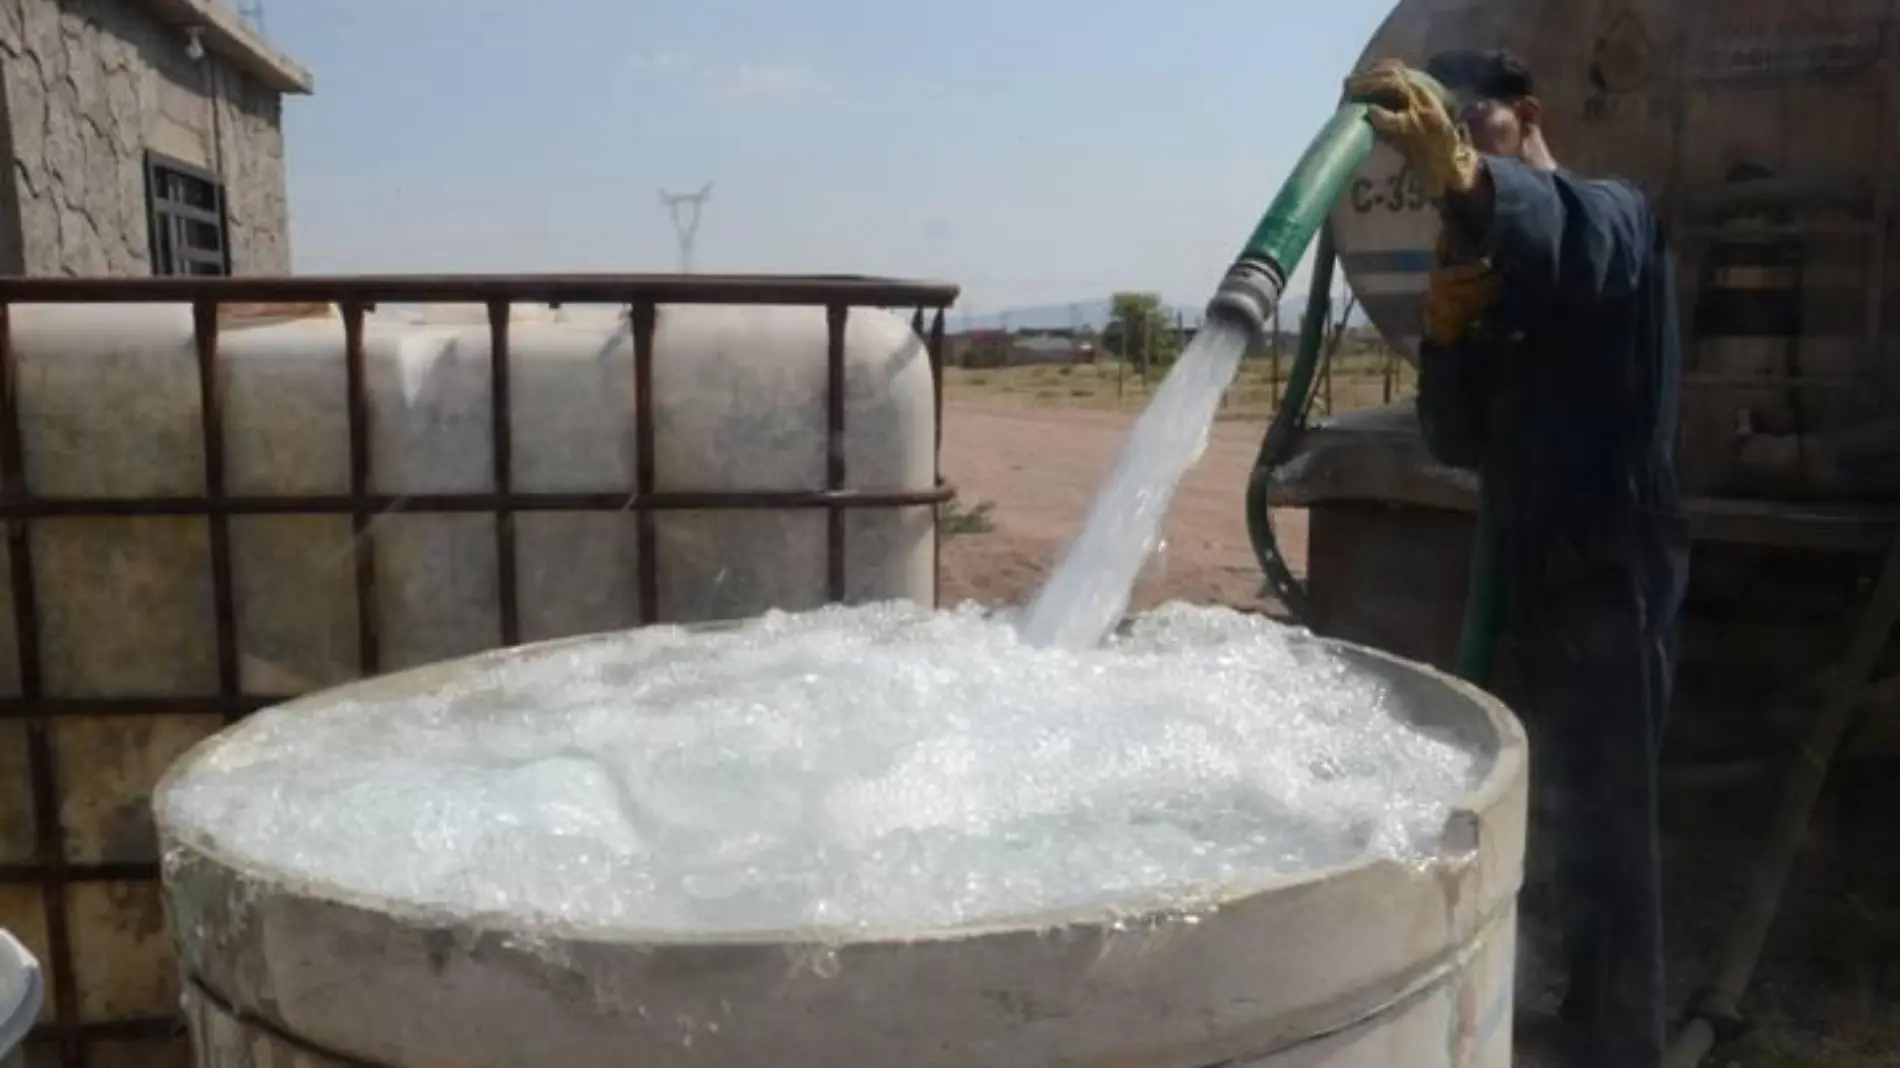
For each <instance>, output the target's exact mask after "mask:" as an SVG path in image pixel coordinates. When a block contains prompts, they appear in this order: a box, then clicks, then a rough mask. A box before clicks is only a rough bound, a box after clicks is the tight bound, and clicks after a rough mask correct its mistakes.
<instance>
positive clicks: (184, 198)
mask: <svg viewBox="0 0 1900 1068" xmlns="http://www.w3.org/2000/svg"><path fill="white" fill-rule="evenodd" d="M145 203H146V210H147V212H148V214H149V216H150V225H151V231H152V273H153V274H155V275H159V276H161V277H163V276H175V275H185V276H217V275H228V274H230V273H231V250H230V242H229V241H228V240H227V235H228V228H227V226H226V225H225V210H224V183H223V182H221V181H219V180H218V176H217V175H215V174H212V173H211V172H209V171H206V170H202V169H200V168H198V167H194V166H192V165H191V164H189V163H184V162H181V161H179V160H175V159H172V158H170V157H168V156H161V155H159V154H158V153H156V152H147V153H146V154H145Z"/></svg>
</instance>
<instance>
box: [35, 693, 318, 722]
mask: <svg viewBox="0 0 1900 1068" xmlns="http://www.w3.org/2000/svg"><path fill="white" fill-rule="evenodd" d="M294 696H295V695H294V694H275V695H273V694H234V695H230V696H220V697H45V696H41V697H0V719H30V718H32V717H35V716H45V717H47V718H48V719H58V718H60V717H62V716H169V715H180V716H195V715H219V716H225V717H227V718H237V719H242V718H243V717H244V716H246V715H249V714H250V713H252V712H255V711H257V710H258V709H260V708H268V707H270V706H271V705H274V704H281V703H282V702H284V701H288V700H291V699H292V698H293V697H294Z"/></svg>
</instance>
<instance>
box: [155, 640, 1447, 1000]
mask: <svg viewBox="0 0 1900 1068" xmlns="http://www.w3.org/2000/svg"><path fill="white" fill-rule="evenodd" d="M485 663H486V664H489V665H494V666H490V667H485V668H483V669H479V670H471V671H469V672H468V673H467V675H466V676H464V677H463V678H460V679H458V680H457V681H456V683H454V684H453V685H451V686H449V687H446V688H443V689H441V690H438V691H434V692H430V693H428V694H426V695H413V696H405V697H402V698H396V699H391V700H390V701H388V702H383V703H356V702H351V701H347V700H341V701H339V700H328V701H321V700H320V701H318V702H313V703H311V704H308V705H306V706H304V707H296V706H292V707H288V708H283V709H275V710H271V711H268V712H265V713H262V714H260V715H258V716H256V717H254V718H252V719H251V720H249V721H247V722H246V723H245V724H243V725H242V726H240V727H238V728H235V729H234V730H233V731H231V732H230V733H229V734H228V735H226V736H225V738H224V739H223V740H222V741H221V743H220V744H218V745H217V746H216V747H214V748H213V749H211V750H209V751H207V752H206V753H205V754H204V756H203V757H202V759H199V760H197V761H196V762H195V763H194V764H193V765H192V766H191V768H190V769H189V771H188V773H187V774H184V775H182V776H180V777H179V778H177V779H175V780H174V781H173V782H172V784H171V786H170V788H169V791H168V792H167V793H166V794H165V795H164V796H163V797H162V798H161V799H160V805H161V811H162V812H163V814H164V816H165V818H166V821H167V823H168V830H170V831H171V832H172V833H173V834H185V835H188V836H202V837H206V838H209V839H211V840H212V841H213V842H214V843H215V845H216V846H217V847H219V848H222V849H224V850H226V851H229V852H231V853H235V854H238V855H239V856H241V857H243V858H245V859H247V860H249V861H251V862H253V863H256V864H260V865H264V866H267V867H269V868H273V869H276V870H278V871H280V872H283V873H284V874H286V875H290V876H295V877H300V878H308V879H315V880H322V881H327V882H329V883H332V884H334V885H337V886H340V887H341V888H343V889H345V890H347V891H350V892H353V893H357V894H365V895H375V896H379V897H383V898H389V899H395V900H399V901H404V902H408V903H412V904H416V905H421V906H424V907H433V908H437V909H442V910H447V911H450V912H454V913H461V914H475V913H482V914H492V913H501V914H511V915H514V916H518V917H520V918H521V919H522V920H523V921H528V920H554V921H565V922H569V923H578V924H585V925H588V926H596V925H605V926H615V927H622V928H634V929H640V930H644V931H648V932H656V931H657V932H678V933H682V934H686V933H692V934H727V935H733V934H785V933H792V932H797V933H800V934H805V935H809V934H812V933H814V932H841V933H844V934H846V935H849V934H851V933H864V932H870V931H884V932H908V931H917V930H922V929H931V928H943V927H954V926H964V925H977V924H987V923H996V922H1001V921H1004V920H1009V919H1016V918H1023V917H1032V916H1039V915H1040V916H1047V914H1050V913H1054V912H1058V911H1061V912H1076V911H1080V912H1083V913H1092V914H1095V915H1096V916H1099V917H1108V916H1113V915H1116V914H1120V913H1124V912H1127V911H1130V910H1135V909H1151V908H1163V909H1165V908H1177V907H1178V908H1182V909H1191V908H1192V907H1194V905H1195V903H1196V902H1197V901H1199V900H1202V899H1203V898H1204V897H1205V896H1206V895H1207V894H1209V893H1212V892H1215V891H1217V890H1218V889H1219V888H1221V887H1223V886H1226V885H1231V884H1233V883H1234V882H1235V881H1237V880H1251V879H1257V878H1260V877H1263V876H1265V875H1268V874H1272V873H1278V872H1291V871H1298V870H1304V869H1309V868H1312V867H1315V866H1321V865H1328V864H1334V863H1340V862H1343V861H1347V860H1350V859H1353V858H1355V857H1359V856H1363V855H1367V854H1379V855H1387V856H1394V857H1405V856H1410V855H1414V854H1415V853H1416V851H1417V850H1418V849H1419V848H1420V846H1421V843H1422V842H1423V841H1424V840H1425V839H1426V838H1427V837H1429V836H1431V835H1435V834H1436V832H1437V830H1438V829H1439V828H1440V827H1441V826H1442V825H1443V822H1444V819H1445V816H1446V813H1447V809H1448V804H1449V802H1450V801H1451V800H1452V799H1453V798H1455V797H1457V796H1458V795H1459V794H1461V793H1462V792H1463V791H1464V790H1466V789H1467V788H1468V787H1469V785H1470V779H1471V776H1472V775H1473V773H1474V762H1475V757H1474V755H1473V754H1471V753H1469V752H1466V751H1464V750H1461V749H1459V748H1458V747H1456V746H1454V745H1452V744H1450V743H1448V742H1446V741H1443V740H1440V739H1438V738H1435V737H1432V736H1428V735H1426V734H1423V733H1420V732H1419V731H1417V730H1415V729H1413V728H1412V727H1410V726H1408V725H1406V724H1404V723H1402V722H1400V721H1398V720H1395V719H1394V718H1392V717H1391V716H1390V715H1389V714H1388V709H1389V702H1390V701H1391V697H1390V695H1389V694H1387V693H1386V691H1385V689H1384V687H1383V685H1382V684H1381V683H1380V682H1379V681H1378V680H1377V679H1374V678H1371V677H1368V676H1366V675H1364V674H1361V673H1358V672H1355V671H1353V670H1351V669H1350V668H1349V667H1348V666H1347V665H1346V664H1345V663H1344V662H1343V661H1341V660H1339V659H1338V658H1336V657H1335V656H1333V655H1332V654H1331V653H1329V652H1328V651H1326V650H1325V648H1324V647H1323V646H1319V645H1316V644H1313V643H1311V642H1307V641H1304V640H1299V638H1298V633H1297V632H1295V631H1292V630H1290V629H1288V628H1285V627H1282V626H1280V625H1278V624H1274V623H1272V622H1269V621H1266V620H1263V619H1259V618H1256V617H1249V616H1244V615H1241V614H1238V613H1235V612H1231V611H1228V610H1225V609H1218V608H1189V607H1186V606H1178V605H1177V606H1169V607H1166V608H1164V609H1161V610H1158V611H1157V612H1155V613H1152V614H1150V615H1149V616H1146V617H1144V618H1142V619H1141V620H1139V621H1138V622H1137V623H1136V624H1135V626H1134V627H1133V628H1132V630H1131V632H1130V633H1129V634H1128V635H1127V636H1125V637H1123V638H1118V639H1116V640H1114V641H1112V642H1111V643H1110V644H1109V645H1107V646H1106V647H1102V648H1095V649H1084V650H1071V649H1061V648H1037V647H1033V646H1031V645H1029V644H1027V643H1025V642H1024V641H1023V640H1022V639H1021V638H1020V637H1019V636H1018V634H1017V633H1016V631H1015V629H1014V628H1013V627H1012V626H1011V625H1010V624H1009V623H1008V622H1007V621H1005V620H1002V619H999V618H994V617H986V616H985V615H983V614H982V613H981V612H979V611H977V610H975V609H973V608H972V609H963V610H957V611H947V612H931V611H927V610H924V609H921V608H917V607H915V606H912V605H908V604H882V605H873V606H868V607H860V608H849V609H842V608H841V609H826V610H822V611H817V612H811V613H804V614H798V615H786V614H772V615H768V616H766V617H763V618H761V619H759V620H756V621H753V622H751V623H748V624H746V625H743V626H740V627H735V628H733V629H729V630H720V631H709V632H689V631H686V630H683V629H680V628H665V627H662V628H649V629H646V630H641V631H635V632H629V633H627V634H623V635H615V636H613V637H611V638H609V639H606V640H600V641H593V642H585V643H580V644H577V645H568V646H561V647H555V648H553V649H549V650H541V651H530V652H528V653H526V654H524V655H521V656H518V657H511V658H508V659H504V660H501V661H486V662H485ZM814 966H815V967H823V966H824V965H823V962H817V963H815V965H814Z"/></svg>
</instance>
